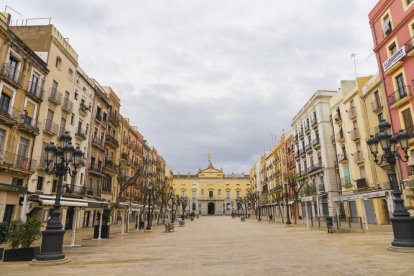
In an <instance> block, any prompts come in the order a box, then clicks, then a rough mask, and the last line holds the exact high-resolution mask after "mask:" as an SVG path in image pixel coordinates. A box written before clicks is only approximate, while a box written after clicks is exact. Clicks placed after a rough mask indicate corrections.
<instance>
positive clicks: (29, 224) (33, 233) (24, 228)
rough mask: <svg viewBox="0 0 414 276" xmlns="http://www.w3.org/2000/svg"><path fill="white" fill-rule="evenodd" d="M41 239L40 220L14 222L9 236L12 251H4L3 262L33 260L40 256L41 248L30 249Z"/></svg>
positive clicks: (31, 219)
mask: <svg viewBox="0 0 414 276" xmlns="http://www.w3.org/2000/svg"><path fill="white" fill-rule="evenodd" d="M39 238H40V221H39V220H38V219H36V218H27V220H26V222H22V221H21V220H15V221H12V222H11V223H10V228H9V232H8V235H7V240H8V241H9V243H10V247H11V249H6V250H4V259H3V261H5V262H7V261H31V260H33V259H34V258H35V256H36V255H37V254H39V252H40V247H38V246H37V247H30V245H31V244H32V243H33V242H34V241H35V240H37V239H39ZM20 246H21V247H20Z"/></svg>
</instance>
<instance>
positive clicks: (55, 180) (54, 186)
mask: <svg viewBox="0 0 414 276" xmlns="http://www.w3.org/2000/svg"><path fill="white" fill-rule="evenodd" d="M57 182H58V181H57V179H53V184H52V193H56V188H57Z"/></svg>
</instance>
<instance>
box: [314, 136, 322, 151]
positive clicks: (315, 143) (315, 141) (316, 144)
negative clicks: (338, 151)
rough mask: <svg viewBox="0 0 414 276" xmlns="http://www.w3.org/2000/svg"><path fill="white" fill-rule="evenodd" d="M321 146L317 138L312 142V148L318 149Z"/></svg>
mask: <svg viewBox="0 0 414 276" xmlns="http://www.w3.org/2000/svg"><path fill="white" fill-rule="evenodd" d="M320 146H321V142H320V141H319V137H317V138H315V139H313V140H312V147H314V148H315V149H316V148H319V147H320Z"/></svg>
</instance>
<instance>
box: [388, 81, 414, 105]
mask: <svg viewBox="0 0 414 276" xmlns="http://www.w3.org/2000/svg"><path fill="white" fill-rule="evenodd" d="M408 96H411V87H410V86H409V85H405V86H403V87H400V88H399V89H398V90H397V91H394V92H393V93H392V94H391V95H389V96H388V97H387V99H388V103H389V105H393V104H395V103H397V102H398V101H400V100H402V99H404V98H405V97H408Z"/></svg>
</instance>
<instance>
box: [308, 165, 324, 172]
mask: <svg viewBox="0 0 414 276" xmlns="http://www.w3.org/2000/svg"><path fill="white" fill-rule="evenodd" d="M321 168H322V163H315V164H313V165H311V166H310V167H309V168H308V172H309V173H311V172H314V171H317V170H319V169H321Z"/></svg>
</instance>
